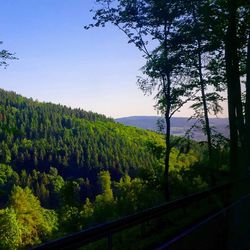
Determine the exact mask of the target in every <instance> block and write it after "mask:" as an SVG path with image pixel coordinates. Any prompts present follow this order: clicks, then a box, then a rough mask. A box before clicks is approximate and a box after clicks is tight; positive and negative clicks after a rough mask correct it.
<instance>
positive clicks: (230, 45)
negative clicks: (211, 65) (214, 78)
mask: <svg viewBox="0 0 250 250" xmlns="http://www.w3.org/2000/svg"><path fill="white" fill-rule="evenodd" d="M228 6H229V23H228V29H227V33H226V39H225V60H226V77H227V89H228V115H229V127H230V167H231V170H232V176H233V177H235V176H237V174H238V173H237V167H238V163H239V144H238V141H239V134H238V117H237V115H238V112H237V102H238V100H239V97H238V96H237V95H239V94H238V89H239V87H238V86H237V84H238V80H237V75H236V74H237V72H235V71H234V70H235V53H236V54H237V46H236V42H237V39H236V19H237V18H236V11H237V7H236V4H235V2H234V0H229V1H228ZM235 51H236V52H235ZM240 96H241V94H240Z"/></svg>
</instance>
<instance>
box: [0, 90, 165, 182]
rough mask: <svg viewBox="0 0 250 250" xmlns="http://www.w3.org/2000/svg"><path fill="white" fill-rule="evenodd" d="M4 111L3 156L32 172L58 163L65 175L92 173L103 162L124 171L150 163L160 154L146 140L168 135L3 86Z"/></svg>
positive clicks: (0, 111)
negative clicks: (150, 149) (149, 149)
mask: <svg viewBox="0 0 250 250" xmlns="http://www.w3.org/2000/svg"><path fill="white" fill-rule="evenodd" d="M0 117H1V124H0V126H1V127H0V139H1V144H0V149H1V156H0V160H1V162H3V163H7V164H11V165H12V166H13V167H15V169H17V170H21V169H23V168H25V169H26V170H27V171H28V172H30V171H31V170H32V169H37V170H41V171H48V170H49V168H50V167H52V166H53V167H56V168H57V169H58V171H59V173H60V174H62V175H63V176H65V177H70V176H72V177H87V176H88V175H89V172H90V171H92V170H98V169H103V168H112V169H113V170H114V171H116V172H117V174H118V173H120V174H121V173H125V172H127V171H130V170H131V171H132V170H136V169H137V168H138V167H139V166H145V167H147V166H150V165H151V164H152V163H153V162H154V160H155V159H154V157H152V155H150V154H149V153H148V152H147V150H146V148H145V142H146V141H148V140H155V141H159V143H161V140H162V137H161V136H160V135H158V134H155V133H150V132H147V131H144V130H140V129H135V128H129V127H125V126H123V125H120V124H116V123H115V122H113V120H112V119H109V118H106V117H105V116H103V115H99V114H95V113H92V112H85V111H83V110H80V109H70V108H67V107H65V106H61V105H54V104H50V103H39V102H35V101H33V100H32V99H27V98H24V97H22V96H19V95H16V94H15V93H13V92H5V91H3V90H0ZM89 177H91V176H89Z"/></svg>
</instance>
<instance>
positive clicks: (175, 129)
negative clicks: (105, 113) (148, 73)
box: [116, 116, 229, 140]
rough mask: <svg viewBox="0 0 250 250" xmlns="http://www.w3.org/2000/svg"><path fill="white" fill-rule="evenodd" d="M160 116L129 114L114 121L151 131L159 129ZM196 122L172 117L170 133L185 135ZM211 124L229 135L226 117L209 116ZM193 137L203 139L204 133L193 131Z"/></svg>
mask: <svg viewBox="0 0 250 250" xmlns="http://www.w3.org/2000/svg"><path fill="white" fill-rule="evenodd" d="M159 119H162V117H160V116H129V117H122V118H118V119H116V122H119V123H122V124H124V125H126V126H134V127H137V128H143V129H147V130H152V131H159V127H158V125H157V123H158V121H159ZM195 122H196V120H195V119H191V120H188V118H187V117H173V118H172V119H171V126H172V128H171V133H172V135H179V136H183V135H185V133H186V131H187V130H188V129H190V128H191V127H192V126H193V124H194V123H195ZM210 124H211V126H212V127H213V128H214V129H215V130H216V131H217V132H219V133H221V134H223V135H224V136H226V137H228V136H229V129H228V119H227V118H211V119H210ZM193 138H194V139H196V140H204V139H205V137H204V134H203V133H202V131H201V130H200V129H195V130H194V131H193Z"/></svg>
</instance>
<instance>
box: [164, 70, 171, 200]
mask: <svg viewBox="0 0 250 250" xmlns="http://www.w3.org/2000/svg"><path fill="white" fill-rule="evenodd" d="M165 83H166V84H165V86H164V95H165V96H164V98H165V99H166V110H165V122H166V135H165V143H166V151H165V171H164V177H165V185H164V194H165V199H166V200H167V201H168V200H169V199H170V191H169V160H170V152H171V141H170V132H171V130H170V128H171V123H170V120H171V117H170V110H171V100H170V88H171V79H170V74H169V73H167V79H166V81H165Z"/></svg>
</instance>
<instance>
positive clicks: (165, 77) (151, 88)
mask: <svg viewBox="0 0 250 250" xmlns="http://www.w3.org/2000/svg"><path fill="white" fill-rule="evenodd" d="M95 2H96V9H93V10H91V13H92V14H93V23H92V24H89V25H86V26H85V30H83V32H88V30H89V29H94V28H97V27H101V28H105V26H106V25H107V24H112V25H114V26H116V27H117V29H118V30H120V31H121V33H123V34H125V36H126V37H127V39H128V43H130V44H132V45H134V46H135V47H136V48H137V49H139V51H140V52H141V53H142V56H143V57H144V59H145V61H146V63H145V65H144V66H143V67H142V75H141V76H140V77H138V82H137V84H138V86H139V88H140V89H141V90H142V91H143V92H144V93H145V94H154V95H155V101H156V104H155V107H156V108H157V110H158V111H159V112H160V113H161V114H162V117H163V118H164V123H165V124H164V126H161V124H159V128H161V127H163V128H164V129H162V130H161V132H159V133H157V132H152V131H147V130H143V129H138V128H135V127H129V126H124V125H122V124H119V123H116V122H115V121H114V120H113V119H112V118H107V117H105V116H104V115H100V114H96V113H93V112H86V111H83V110H81V109H72V108H69V107H66V106H63V105H56V104H52V103H41V102H38V101H34V100H32V99H31V98H30V99H28V98H25V97H23V96H20V95H18V94H16V93H14V92H8V91H5V90H3V89H0V249H27V248H30V247H32V246H34V245H37V244H40V243H42V242H45V241H47V240H50V239H55V238H59V237H62V236H64V235H66V234H69V233H72V232H77V231H79V230H83V229H86V228H88V227H91V226H94V225H98V224H100V223H103V222H106V221H110V220H115V219H117V218H120V217H122V216H126V215H129V214H134V213H136V212H139V211H142V210H143V209H146V208H149V207H153V206H155V205H159V204H162V203H163V202H166V201H170V200H173V199H176V198H178V197H183V196H186V195H188V194H190V193H193V192H197V191H202V190H205V189H207V188H209V187H212V186H215V185H217V184H220V183H223V182H225V181H226V180H232V179H236V178H239V177H243V176H246V175H248V174H249V173H248V172H249V165H250V158H249V157H250V154H249V148H250V144H249V143H250V106H249V105H250V82H249V79H250V77H249V73H250V68H249V67H250V48H249V46H250V28H249V24H250V14H249V12H250V6H249V3H248V1H247V0H237V1H235V0H192V1H181V0H167V1H165V0H162V1H161V0H157V1H155V0H133V1H131V0H118V1H112V0H96V1H95ZM96 32H98V31H97V30H96ZM15 59H16V57H15V55H14V54H12V53H11V52H8V51H6V50H2V51H0V66H3V67H6V66H7V62H8V61H10V60H15ZM225 93H226V94H227V97H225ZM225 101H227V104H228V118H229V129H230V138H229V139H227V138H225V137H224V136H223V135H221V134H220V133H218V132H217V131H215V130H214V129H213V128H212V127H211V124H210V120H209V118H210V117H211V115H218V114H219V113H220V112H222V107H221V103H222V102H225ZM186 104H190V108H192V109H193V111H194V115H193V116H192V118H195V119H197V120H198V121H199V126H200V129H201V130H202V131H203V133H204V135H205V136H206V141H204V142H196V141H193V140H192V139H190V133H191V132H192V129H190V130H189V131H187V133H186V136H185V137H176V136H171V134H170V131H171V118H172V117H173V116H174V115H175V114H176V113H177V112H178V111H179V110H181V108H182V107H183V106H184V105H186ZM197 126H198V125H197ZM197 126H196V124H194V126H193V127H194V128H196V129H197Z"/></svg>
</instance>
